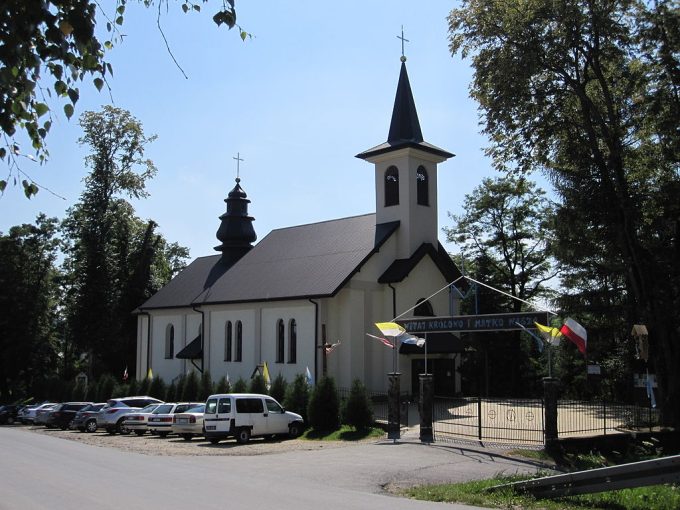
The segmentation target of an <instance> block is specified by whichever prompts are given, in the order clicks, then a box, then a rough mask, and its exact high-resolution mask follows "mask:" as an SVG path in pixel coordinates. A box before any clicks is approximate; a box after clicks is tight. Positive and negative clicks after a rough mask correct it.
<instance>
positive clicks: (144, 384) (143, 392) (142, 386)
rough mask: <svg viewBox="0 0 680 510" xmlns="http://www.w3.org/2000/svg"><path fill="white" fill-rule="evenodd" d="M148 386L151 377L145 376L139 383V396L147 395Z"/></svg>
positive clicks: (149, 385)
mask: <svg viewBox="0 0 680 510" xmlns="http://www.w3.org/2000/svg"><path fill="white" fill-rule="evenodd" d="M150 387H151V379H149V378H148V377H145V378H144V379H142V382H141V383H140V384H139V394H140V396H144V395H148V394H149V388H150Z"/></svg>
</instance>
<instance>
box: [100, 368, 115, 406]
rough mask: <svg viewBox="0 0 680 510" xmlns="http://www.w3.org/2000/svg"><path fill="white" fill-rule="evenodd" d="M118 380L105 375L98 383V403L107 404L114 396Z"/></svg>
mask: <svg viewBox="0 0 680 510" xmlns="http://www.w3.org/2000/svg"><path fill="white" fill-rule="evenodd" d="M115 387H116V380H115V379H114V378H113V376H111V375H110V374H104V375H103V376H101V377H100V378H99V381H98V382H97V398H96V401H97V402H106V401H107V400H108V399H110V398H111V397H112V396H113V390H114V388H115Z"/></svg>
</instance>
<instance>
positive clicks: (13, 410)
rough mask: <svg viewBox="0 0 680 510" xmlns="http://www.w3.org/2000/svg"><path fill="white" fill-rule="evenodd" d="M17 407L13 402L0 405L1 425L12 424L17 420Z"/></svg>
mask: <svg viewBox="0 0 680 510" xmlns="http://www.w3.org/2000/svg"><path fill="white" fill-rule="evenodd" d="M19 407H20V406H16V405H13V404H7V405H4V406H0V424H1V425H14V422H15V421H17V419H18V418H17V415H18V413H19Z"/></svg>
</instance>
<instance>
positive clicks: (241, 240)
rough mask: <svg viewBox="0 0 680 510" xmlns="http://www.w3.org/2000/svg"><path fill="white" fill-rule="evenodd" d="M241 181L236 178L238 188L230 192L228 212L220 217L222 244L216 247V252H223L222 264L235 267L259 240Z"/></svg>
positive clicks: (218, 233)
mask: <svg viewBox="0 0 680 510" xmlns="http://www.w3.org/2000/svg"><path fill="white" fill-rule="evenodd" d="M240 182H241V179H240V178H238V177H237V178H236V186H234V189H232V190H231V191H230V192H229V195H228V196H227V198H225V199H224V201H225V202H226V204H227V212H226V213H224V214H223V215H222V216H220V220H221V222H222V223H221V224H220V228H219V229H218V230H217V234H216V236H217V239H218V240H219V241H221V243H222V244H220V245H219V246H215V250H217V251H221V252H222V259H221V262H222V264H225V265H226V266H228V267H231V266H233V265H234V264H235V263H236V262H237V261H238V260H239V259H240V258H241V257H243V256H244V255H245V254H246V253H248V251H250V249H251V248H252V247H253V245H252V243H254V242H255V240H256V239H257V235H256V234H255V229H254V228H253V220H254V219H255V218H253V217H252V216H248V204H249V203H250V200H248V198H247V197H248V196H247V195H246V192H245V191H243V188H241V184H240Z"/></svg>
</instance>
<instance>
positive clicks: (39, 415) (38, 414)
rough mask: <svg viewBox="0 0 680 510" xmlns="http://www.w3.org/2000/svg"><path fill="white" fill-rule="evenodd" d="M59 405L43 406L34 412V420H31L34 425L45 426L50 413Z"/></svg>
mask: <svg viewBox="0 0 680 510" xmlns="http://www.w3.org/2000/svg"><path fill="white" fill-rule="evenodd" d="M57 405H59V404H43V405H41V406H40V407H39V408H38V409H36V411H35V419H34V420H33V424H34V425H47V419H48V418H49V417H50V413H51V412H52V411H53V410H54V408H55V407H57Z"/></svg>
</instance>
